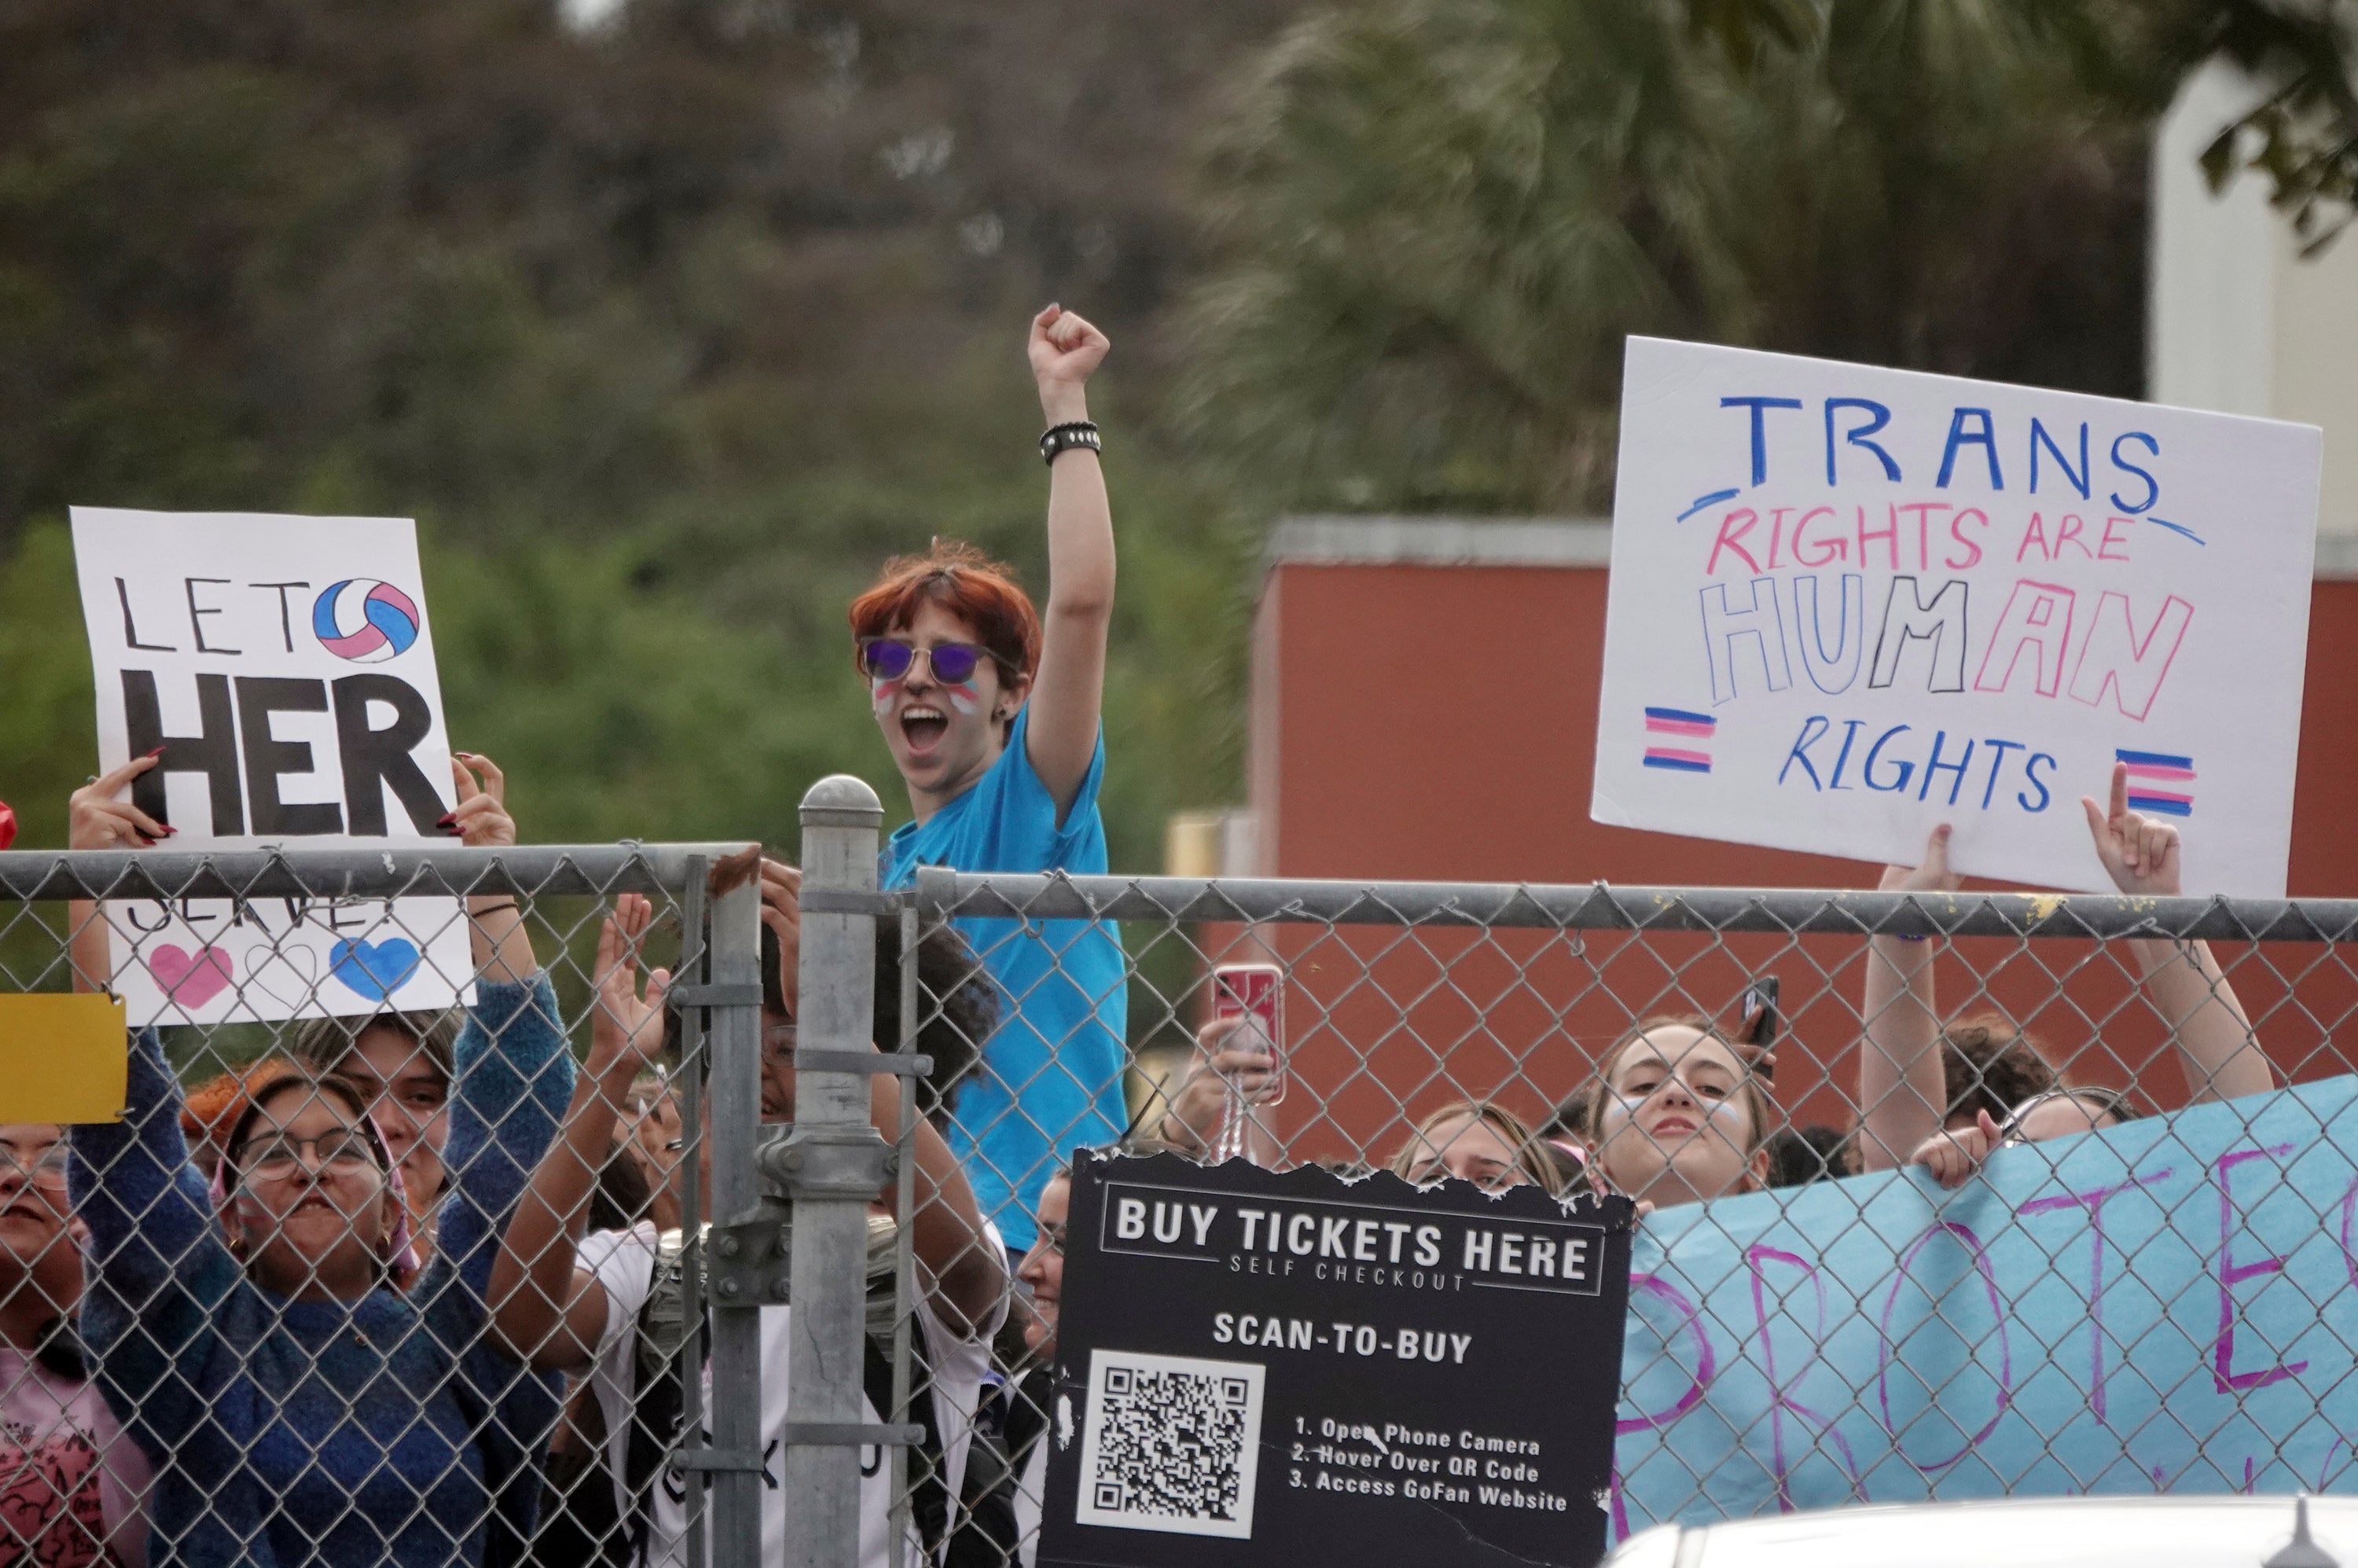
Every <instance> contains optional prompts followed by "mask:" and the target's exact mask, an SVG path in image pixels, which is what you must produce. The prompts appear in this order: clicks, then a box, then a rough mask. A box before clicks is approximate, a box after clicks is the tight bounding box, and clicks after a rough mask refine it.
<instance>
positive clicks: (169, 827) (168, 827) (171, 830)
mask: <svg viewBox="0 0 2358 1568" xmlns="http://www.w3.org/2000/svg"><path fill="white" fill-rule="evenodd" d="M164 831H165V832H166V833H168V834H170V833H178V831H179V829H178V828H177V827H173V826H172V825H171V824H170V823H168V822H167V823H166V824H164Z"/></svg>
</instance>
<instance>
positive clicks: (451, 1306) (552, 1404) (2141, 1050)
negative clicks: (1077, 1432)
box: [0, 780, 2358, 1568]
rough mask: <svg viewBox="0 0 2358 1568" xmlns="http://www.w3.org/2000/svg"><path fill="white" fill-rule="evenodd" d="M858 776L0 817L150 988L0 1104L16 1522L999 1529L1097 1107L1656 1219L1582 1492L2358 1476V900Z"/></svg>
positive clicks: (98, 1531) (674, 1533)
mask: <svg viewBox="0 0 2358 1568" xmlns="http://www.w3.org/2000/svg"><path fill="white" fill-rule="evenodd" d="M880 817H881V813H880V812H879V811H878V809H877V806H876V802H875V797H874V796H873V795H872V794H871V793H870V792H869V791H867V790H866V789H865V787H864V786H862V785H860V784H858V783H857V782H856V781H850V780H834V781H828V783H827V784H823V785H821V786H820V787H819V788H818V789H817V790H816V791H814V794H813V795H812V797H811V798H810V799H809V800H807V801H806V806H805V835H804V842H803V845H802V849H801V852H800V857H799V858H800V859H801V860H802V861H803V868H802V871H801V874H800V881H799V883H798V884H797V881H796V879H795V875H794V874H793V873H791V872H787V871H784V869H783V868H781V867H778V866H776V865H773V864H763V863H759V862H758V861H757V856H756V852H755V851H753V850H752V849H751V848H750V847H747V846H736V845H723V846H668V847H665V846H644V847H634V846H625V847H620V848H612V849H506V850H472V849H455V848H454V849H432V850H411V851H393V852H390V853H378V852H352V851H330V852H299V853H298V852H293V851H287V852H273V853H267V854H259V853H257V854H227V853H223V854H212V855H198V854H176V853H172V852H168V851H165V850H160V849H157V850H143V851H138V852H91V853H77V854H65V855H50V854H34V853H27V852H18V853H15V854H9V855H0V900H5V903H0V988H4V989H6V990H9V991H15V992H60V991H65V990H68V989H71V988H72V987H73V986H74V982H75V980H76V978H77V975H79V977H80V978H81V980H83V981H84V982H86V983H87V984H90V985H103V984H107V983H109V982H112V983H114V985H115V986H116V988H117V989H119V990H120V991H121V992H122V993H123V995H124V999H125V1000H126V1004H127V1005H130V1006H131V1007H132V1008H133V1009H134V1011H133V1012H132V1013H131V1015H130V1016H129V1018H128V1019H127V1022H128V1024H129V1026H130V1034H131V1046H130V1051H129V1071H128V1078H127V1084H126V1087H125V1089H124V1099H125V1101H126V1103H127V1107H128V1108H127V1110H126V1113H125V1116H124V1119H123V1120H122V1121H121V1122H119V1123H92V1124H85V1125H81V1126H76V1127H72V1128H67V1127H63V1126H59V1125H54V1124H43V1123H37V1122H19V1123H5V1124H0V1424H4V1425H5V1432H0V1558H7V1559H14V1560H23V1561H32V1562H44V1563H48V1562H59V1563H74V1562H100V1561H108V1560H114V1561H121V1562H133V1563H135V1562H139V1561H142V1560H143V1559H144V1560H147V1561H155V1562H165V1561H179V1560H190V1561H211V1560H216V1559H218V1560H224V1561H227V1560H243V1559H252V1560H256V1561H289V1562H291V1561H306V1560H314V1559H317V1560H325V1561H336V1562H344V1561H351V1562H378V1561H391V1562H402V1563H409V1562H417V1563H425V1562H434V1563H447V1562H490V1563H545V1564H558V1563H633V1562H641V1561H644V1562H650V1563H685V1562H690V1561H698V1560H709V1561H711V1562H713V1563H720V1564H729V1565H734V1564H747V1565H750V1564H752V1563H777V1562H781V1561H784V1562H790V1563H796V1564H810V1565H813V1568H816V1565H818V1564H822V1563H824V1564H829V1565H832V1568H842V1565H844V1564H848V1563H851V1562H853V1561H858V1562H860V1563H874V1564H879V1565H882V1564H892V1565H893V1568H903V1565H906V1564H910V1563H925V1562H929V1561H930V1562H936V1563H944V1564H956V1565H957V1568H970V1565H982V1568H998V1565H1000V1564H1004V1563H1008V1562H1011V1561H1012V1562H1020V1563H1031V1562H1032V1561H1033V1560H1034V1555H1035V1547H1036V1541H1037V1536H1038V1530H1039V1516H1040V1500H1039V1499H1040V1496H1041V1490H1042V1485H1041V1483H1042V1476H1043V1473H1044V1465H1045V1462H1046V1457H1047V1454H1048V1450H1049V1446H1050V1445H1051V1444H1053V1443H1054V1442H1055V1433H1056V1430H1057V1422H1058V1420H1059V1406H1060V1404H1061V1403H1063V1402H1064V1397H1065V1396H1066V1395H1068V1394H1070V1393H1071V1392H1072V1391H1073V1390H1071V1388H1070V1387H1069V1386H1065V1385H1060V1383H1059V1382H1058V1377H1059V1373H1058V1371H1057V1362H1056V1352H1057V1327H1058V1325H1057V1304H1058V1299H1059V1293H1060V1290H1061V1282H1062V1272H1061V1271H1062V1257H1061V1244H1062V1239H1063V1235H1062V1210H1061V1201H1062V1200H1061V1195H1060V1193H1059V1184H1058V1182H1057V1181H1056V1179H1055V1173H1056V1168H1057V1163H1058V1162H1059V1161H1060V1160H1061V1159H1062V1158H1063V1157H1064V1156H1065V1155H1066V1154H1068V1153H1069V1152H1070V1151H1071V1150H1072V1149H1074V1148H1075V1147H1076V1146H1081V1145H1101V1144H1105V1143H1108V1142H1112V1141H1123V1142H1126V1143H1127V1144H1128V1145H1130V1147H1133V1148H1168V1149H1174V1150H1176V1151H1178V1152H1182V1153H1184V1154H1188V1155H1190V1156H1192V1157H1195V1158H1199V1159H1210V1158H1217V1157H1224V1156H1225V1157H1241V1158H1247V1159H1251V1160H1254V1161H1256V1162H1260V1163H1264V1164H1269V1165H1274V1166H1283V1165H1291V1164H1297V1163H1301V1162H1310V1161H1316V1162H1325V1163H1328V1164H1331V1165H1336V1166H1339V1167H1343V1168H1345V1169H1357V1168H1359V1167H1390V1168H1391V1169H1394V1170H1396V1171H1398V1172H1400V1173H1402V1174H1404V1175H1406V1176H1407V1177H1409V1178H1410V1179H1411V1180H1412V1181H1424V1180H1430V1179H1437V1178H1439V1177H1441V1176H1444V1175H1457V1176H1464V1177H1467V1178H1469V1179H1472V1180H1476V1181H1477V1182H1482V1183H1486V1184H1501V1183H1520V1182H1531V1183H1536V1184H1541V1185H1544V1186H1548V1187H1551V1188H1553V1189H1555V1190H1559V1191H1570V1190H1573V1189H1574V1188H1576V1187H1579V1186H1583V1185H1585V1186H1590V1187H1595V1188H1603V1189H1607V1190H1613V1191H1618V1192H1623V1193H1627V1194H1628V1195H1633V1196H1636V1197H1639V1198H1640V1199H1641V1200H1644V1201H1645V1202H1647V1203H1650V1205H1652V1207H1651V1209H1650V1212H1649V1213H1648V1214H1647V1216H1646V1217H1645V1219H1644V1220H1643V1221H1642V1225H1641V1234H1640V1238H1639V1249H1638V1255H1637V1256H1638V1261H1637V1268H1638V1277H1637V1281H1636V1289H1635V1291H1634V1292H1633V1295H1632V1303H1633V1304H1632V1307H1631V1312H1630V1323H1629V1332H1628V1347H1627V1354H1626V1357H1625V1359H1624V1363H1623V1374H1624V1385H1625V1388H1624V1400H1623V1405H1622V1410H1621V1412H1620V1422H1619V1426H1620V1438H1619V1444H1618V1450H1617V1462H1618V1474H1617V1487H1616V1491H1615V1496H1614V1498H1613V1499H1612V1506H1613V1509H1614V1514H1615V1520H1616V1524H1617V1527H1618V1528H1620V1529H1623V1530H1627V1529H1633V1528H1635V1527H1637V1526H1639V1525H1641V1524H1643V1523H1645V1522H1647V1521H1649V1520H1652V1519H1667V1518H1673V1517H1679V1518H1708V1517H1720V1516H1724V1515H1728V1514H1743V1513H1751V1512H1760V1511H1769V1510H1774V1509H1780V1508H1798V1507H1809V1506H1816V1505H1822V1504H1827V1503H1839V1502H1844V1501H1848V1500H1852V1499H1857V1498H1871V1499H1892V1498H1923V1497H1936V1496H1937V1497H1947V1496H1985V1495H1993V1494H1998V1493H2007V1492H2033V1493H2049V1494H2059V1493H2064V1492H2072V1491H2109V1492H2118V1491H2154V1490H2193V1491H2226V1490H2238V1491H2240V1490H2246V1489H2252V1490H2266V1491H2275V1490H2293V1489H2297V1488H2307V1489H2338V1488H2341V1487H2344V1486H2345V1485H2346V1484H2347V1477H2348V1476H2349V1473H2350V1471H2351V1467H2352V1465H2353V1459H2358V1455H2353V1448H2352V1441H2353V1439H2352V1437H2351V1436H2349V1435H2345V1434H2352V1433H2358V1410H2353V1409H2351V1408H2349V1407H2350V1406H2351V1404H2352V1402H2353V1396H2352V1395H2351V1394H2349V1393H2348V1392H2347V1390H2348V1389H2349V1388H2350V1387H2351V1386H2352V1379H2351V1376H2350V1374H2351V1372H2352V1371H2353V1355H2352V1352H2353V1346H2358V1304H2353V1303H2358V1292H2353V1291H2352V1289H2351V1285H2352V1283H2353V1280H2358V1252H2353V1235H2352V1227H2353V1215H2358V1169H2353V1165H2352V1162H2351V1161H2350V1159H2349V1157H2348V1155H2347V1154H2346V1153H2345V1152H2344V1151H2346V1150H2348V1149H2350V1148H2352V1147H2353V1140H2358V1109H2353V1098H2358V1097H2353V1094H2352V1093H2351V1092H2350V1091H2351V1084H2352V1079H2351V1077H2350V1066H2349V1064H2348V1063H2347V1062H2346V1061H2345V1060H2344V1050H2345V1047H2344V1045H2343V1044H2342V1042H2343V1040H2344V1039H2345V1038H2346V1035H2347V1031H2348V1029H2349V1027H2350V1022H2349V1021H2350V1020H2351V1018H2352V1015H2353V1009H2358V974H2353V968H2352V967H2351V965H2350V964H2349V963H2348V962H2347V959H2346V955H2347V953H2348V951H2349V948H2348V943H2349V941H2350V940H2351V935H2352V931H2353V923H2358V904H2353V903H2338V902H2337V903H2320V902H2316V901H2307V902H2279V903H2252V902H2231V901H2202V900H2181V899H2126V898H2110V897H2108V898H2077V897H2074V898H2070V899H2064V898H2058V897H2043V896H2030V895H2012V894H1951V893H1938V892H1926V893H1910V892H1889V893H1878V892H1857V893H1845V892H1790V891H1789V892H1734V891H1722V890H1704V889H1613V888H1606V887H1601V886H1598V887H1574V888H1544V887H1516V886H1489V885H1482V886H1476V885H1467V886H1440V885H1432V884H1390V885H1379V884H1348V883H1338V882H1302V881H1184V880H1175V879H1160V878H1145V879H1122V878H1087V879H1065V878H1061V877H1039V876H1015V875H968V874H959V873H953V872H949V871H921V872H919V873H918V875H917V877H916V881H915V883H914V886H913V887H911V888H907V889H903V890H897V891H880V890H879V887H878V881H877V858H876V850H877V829H878V826H879V821H880ZM84 899H98V900H103V902H102V903H96V904H90V903H77V902H76V901H79V900H84ZM321 932H324V933H325V935H319V933H321ZM190 933H194V934H195V935H193V936H192V935H189V934H190ZM302 933H309V934H310V935H298V934H302ZM453 935H457V936H463V938H464V940H465V944H466V947H465V951H466V954H467V957H466V958H465V959H464V960H462V961H460V962H458V963H455V964H447V963H446V962H445V961H444V960H442V959H440V958H438V957H437V955H438V954H440V953H443V952H446V951H449V939H450V938H451V937H452V936H453ZM102 936H103V942H102V941H100V938H101V937H102ZM311 936H319V942H318V943H314V944H312V945H311V946H306V944H307V942H309V941H310V938H311ZM191 942H195V943H196V944H197V945H196V946H194V947H191V946H190V943H191ZM601 943H602V944H603V946H601ZM305 952H310V953H312V954H313V957H309V958H305V957H299V956H298V955H300V954H302V953H305ZM1019 959H1020V960H1021V961H1017V960H1019ZM658 965H660V966H661V967H662V968H665V969H666V970H668V971H670V977H669V979H670V983H669V1000H668V1004H660V1003H658V1001H657V1000H656V999H655V997H654V990H653V989H652V986H651V984H650V979H651V977H650V973H649V971H651V970H652V968H654V967H655V966H658ZM307 966H308V968H307ZM134 967H137V968H140V969H143V970H144V971H145V974H146V979H144V980H140V979H139V977H138V976H136V975H135V974H134V973H133V972H132V971H133V968H134ZM1272 970H1273V971H1274V974H1275V978H1276V983H1275V986H1274V988H1273V989H1259V988H1261V987H1263V986H1264V985H1265V984H1266V982H1265V981H1261V980H1257V979H1254V977H1256V976H1265V975H1267V974H1269V973H1270V972H1271V971H1272ZM135 980H137V981H138V983H137V984H134V983H132V982H134V981H135ZM1771 981H1773V982H1774V983H1773V984H1771V983H1769V982H1771ZM143 986H144V987H146V991H145V992H143V991H142V989H141V987H143ZM412 987H417V988H422V989H423V990H425V991H434V990H435V989H436V988H439V993H441V1000H439V1001H438V1002H435V1003H433V1004H431V1005H425V1006H409V1005H406V1003H407V1001H408V1000H409V998H410V997H411V996H412V995H413V994H416V993H415V992H413V991H412V989H410V988H412ZM143 994H145V995H148V996H151V997H160V999H161V1000H160V1001H153V1002H150V1003H143V1002H141V1001H139V1000H138V999H139V998H140V997H141V996H142V995H143ZM143 1010H144V1011H146V1012H152V1013H153V1018H152V1021H151V1019H150V1018H149V1017H147V1016H143V1015H142V1011H143ZM1125 1012H1126V1018H1125V1019H1124V1021H1123V1022H1122V1023H1120V1025H1119V1026H1116V1025H1113V1024H1111V1023H1110V1022H1109V1020H1110V1019H1111V1018H1113V1017H1117V1016H1120V1015H1121V1014H1123V1013H1125ZM298 1013H300V1014H313V1015H324V1016H312V1017H307V1018H305V1019H303V1020H302V1021H301V1022H290V1021H289V1020H290V1017H291V1016H292V1015H294V1014H298ZM192 1019H201V1022H191V1020H192ZM151 1022H152V1023H153V1027H149V1026H148V1025H149V1024H150V1023H151ZM1084 1027H1086V1028H1087V1029H1089V1030H1091V1031H1093V1032H1094V1033H1092V1034H1091V1036H1090V1042H1089V1046H1090V1048H1089V1049H1087V1050H1078V1049H1074V1048H1073V1045H1074V1042H1075V1041H1076V1037H1077V1034H1078V1032H1079V1031H1080V1030H1081V1029H1082V1028H1084ZM1109 1038H1110V1039H1111V1041H1112V1042H1113V1043H1114V1044H1116V1045H1117V1046H1119V1045H1120V1043H1121V1042H1122V1041H1123V1040H1124V1039H1127V1040H1128V1041H1132V1042H1138V1043H1141V1046H1142V1048H1141V1050H1140V1051H1139V1052H1138V1053H1137V1054H1136V1056H1135V1058H1134V1061H1126V1060H1125V1058H1124V1057H1123V1056H1122V1055H1121V1054H1119V1052H1117V1053H1115V1054H1111V1055H1110V1056H1109V1054H1108V1053H1107V1052H1106V1051H1105V1050H1104V1049H1103V1047H1104V1046H1105V1044H1106V1043H1107V1040H1108V1039H1109ZM1011 1043H1012V1044H1011ZM6 1044H7V1045H8V1048H9V1049H11V1050H15V1051H17V1052H18V1053H19V1054H18V1056H17V1058H16V1060H17V1061H18V1063H19V1064H20V1071H23V1070H24V1068H23V1064H25V1063H27V1061H28V1060H29V1058H28V1057H27V1055H25V1054H24V1053H25V1052H27V1051H39V1050H44V1049H47V1048H48V1047H47V1046H46V1045H45V1044H43V1042H42V1041H27V1040H12V1041H10V1042H7V1043H6ZM1271 1046H1274V1047H1276V1050H1275V1053H1274V1055H1275V1056H1276V1057H1278V1058H1281V1059H1282V1070H1280V1066H1279V1063H1278V1062H1277V1061H1273V1060H1272V1059H1271V1056H1272V1053H1271V1051H1270V1050H1269V1049H1268V1047H1271ZM1109 1063H1110V1065H1109ZM48 1065H49V1066H55V1065H56V1064H48ZM84 1065H88V1064H84ZM2066 1091H2069V1092H2066ZM19 1103H20V1104H27V1105H28V1104H32V1103H33V1101H31V1100H27V1099H22V1098H20V1102H19ZM2092 1131H2093V1134H2094V1135H2093V1136H2087V1135H2086V1134H2088V1133H2090V1132H2092ZM1894 1166H1905V1167H1908V1168H1909V1170H1910V1171H1912V1172H1913V1173H1902V1174H1898V1175H1893V1174H1886V1173H1882V1172H1884V1171H1887V1170H1888V1169H1889V1168H1891V1167H1894ZM1944 1182H1945V1183H1946V1184H1944ZM708 1221H709V1222H710V1223H709V1225H708V1223H707V1222H708ZM1558 1353H1561V1354H1563V1355H1571V1354H1574V1353H1576V1351H1575V1350H1574V1348H1573V1347H1562V1348H1561V1350H1560V1351H1559V1348H1558V1347H1551V1346H1534V1347H1533V1349H1532V1355H1531V1375H1532V1376H1533V1377H1536V1378H1542V1379H1543V1378H1545V1377H1546V1376H1547V1375H1548V1374H1547V1369H1548V1367H1549V1365H1550V1357H1551V1355H1553V1354H1558Z"/></svg>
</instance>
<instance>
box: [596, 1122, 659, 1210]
mask: <svg viewBox="0 0 2358 1568" xmlns="http://www.w3.org/2000/svg"><path fill="white" fill-rule="evenodd" d="M654 1201H655V1193H654V1188H653V1187H651V1186H649V1185H648V1184H647V1173H646V1167H645V1166H644V1165H642V1164H640V1163H639V1157H638V1155H637V1153H636V1152H634V1151H633V1150H632V1149H631V1148H630V1147H629V1146H628V1145H627V1144H624V1143H622V1142H621V1141H615V1142H612V1143H610V1144H608V1145H607V1146H606V1158H605V1160H604V1161H603V1162H601V1163H600V1165H599V1167H598V1184H597V1185H595V1186H593V1187H591V1188H590V1229H592V1230H628V1229H630V1228H631V1227H633V1225H636V1224H637V1223H638V1222H639V1221H640V1220H642V1219H644V1218H645V1217H646V1214H647V1210H648V1209H650V1208H652V1207H654Z"/></svg>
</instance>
